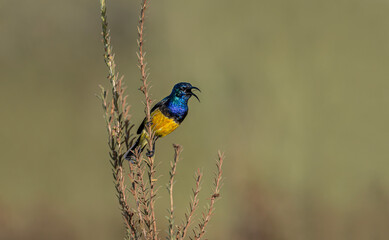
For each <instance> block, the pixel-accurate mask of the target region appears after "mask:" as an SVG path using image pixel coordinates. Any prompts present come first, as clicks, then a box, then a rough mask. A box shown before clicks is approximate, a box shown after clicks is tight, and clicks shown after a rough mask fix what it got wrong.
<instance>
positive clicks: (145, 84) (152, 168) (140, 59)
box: [137, 0, 158, 239]
mask: <svg viewBox="0 0 389 240" xmlns="http://www.w3.org/2000/svg"><path fill="white" fill-rule="evenodd" d="M147 7H148V1H147V0H142V5H141V10H140V17H139V25H138V47H139V49H138V53H137V56H138V63H139V69H140V73H141V81H142V86H141V88H140V90H141V92H142V93H143V94H144V95H145V113H146V124H145V128H146V131H147V134H148V147H149V149H150V150H153V149H154V142H153V139H154V132H153V131H152V127H151V124H150V120H151V116H150V111H151V104H152V102H153V101H152V100H151V98H150V96H149V89H150V87H149V83H148V82H147V79H148V73H147V69H146V66H147V64H146V61H145V52H144V50H143V45H144V40H143V36H144V22H145V12H146V9H147ZM147 166H148V168H149V171H148V175H149V185H150V190H149V206H150V211H149V214H150V217H151V222H152V231H151V236H152V239H157V235H158V232H157V222H156V219H155V209H154V203H155V194H156V191H155V189H154V188H155V182H156V181H157V179H154V175H155V166H154V157H151V156H148V160H147Z"/></svg>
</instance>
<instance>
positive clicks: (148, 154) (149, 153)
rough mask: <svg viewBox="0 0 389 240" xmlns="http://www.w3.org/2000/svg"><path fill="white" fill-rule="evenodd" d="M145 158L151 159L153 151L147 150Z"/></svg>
mask: <svg viewBox="0 0 389 240" xmlns="http://www.w3.org/2000/svg"><path fill="white" fill-rule="evenodd" d="M146 156H147V157H153V156H154V150H153V151H150V150H147V153H146Z"/></svg>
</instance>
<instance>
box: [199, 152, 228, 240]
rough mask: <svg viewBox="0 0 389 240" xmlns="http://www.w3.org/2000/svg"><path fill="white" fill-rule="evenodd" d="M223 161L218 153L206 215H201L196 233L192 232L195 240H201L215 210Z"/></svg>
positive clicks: (222, 156) (222, 157)
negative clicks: (212, 188)
mask: <svg viewBox="0 0 389 240" xmlns="http://www.w3.org/2000/svg"><path fill="white" fill-rule="evenodd" d="M223 160H224V154H222V153H221V152H220V151H219V152H218V160H217V161H216V167H217V172H216V173H215V180H214V190H213V193H212V195H211V200H210V204H209V207H208V210H207V211H206V213H203V218H202V220H201V222H200V223H199V226H198V227H199V229H198V231H194V238H195V239H196V240H198V239H201V238H202V237H203V236H204V233H205V228H206V227H207V225H208V223H209V220H210V219H211V217H212V215H213V212H214V210H215V207H214V204H215V201H216V199H217V198H219V197H220V189H221V187H222V183H221V182H222V173H223V171H222V165H223Z"/></svg>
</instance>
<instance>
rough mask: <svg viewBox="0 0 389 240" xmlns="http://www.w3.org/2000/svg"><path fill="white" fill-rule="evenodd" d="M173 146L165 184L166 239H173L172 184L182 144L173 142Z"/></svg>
mask: <svg viewBox="0 0 389 240" xmlns="http://www.w3.org/2000/svg"><path fill="white" fill-rule="evenodd" d="M173 147H174V159H173V162H170V167H171V169H170V172H169V175H170V179H169V183H168V185H167V190H168V192H169V198H170V209H169V211H168V212H169V230H168V237H167V239H170V240H173V239H174V228H173V224H174V203H173V186H174V176H175V175H176V169H177V162H178V160H179V158H180V154H181V152H182V146H180V145H176V144H173Z"/></svg>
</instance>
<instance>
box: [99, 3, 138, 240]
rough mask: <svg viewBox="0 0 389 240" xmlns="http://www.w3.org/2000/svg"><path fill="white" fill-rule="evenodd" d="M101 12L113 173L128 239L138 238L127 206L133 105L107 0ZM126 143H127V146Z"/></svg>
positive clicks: (105, 104)
mask: <svg viewBox="0 0 389 240" xmlns="http://www.w3.org/2000/svg"><path fill="white" fill-rule="evenodd" d="M100 11H101V28H102V37H103V44H104V61H105V64H106V65H107V68H108V77H107V78H108V79H109V82H110V85H111V87H112V99H111V100H108V94H107V91H106V90H105V89H104V88H103V87H101V86H100V88H101V95H100V99H101V101H102V105H103V109H104V114H105V116H104V117H105V120H106V124H107V130H108V145H109V148H110V153H109V155H110V163H111V165H112V173H113V178H114V183H115V189H116V192H117V197H118V200H119V204H120V208H121V212H122V215H123V218H124V221H125V226H126V228H127V233H128V234H129V236H128V238H132V239H138V236H137V231H136V225H135V222H134V218H133V216H134V212H133V211H132V210H131V209H130V207H129V205H128V204H127V197H126V186H125V183H124V177H123V168H122V164H123V158H122V156H123V153H124V151H125V149H124V147H125V145H128V141H129V138H128V137H126V136H127V134H126V133H127V132H128V133H129V131H130V129H131V128H132V126H131V124H130V123H129V120H130V116H129V114H128V112H129V106H127V103H126V97H123V96H124V88H123V87H122V79H123V78H122V77H121V78H118V73H117V71H116V64H115V59H114V53H113V51H112V45H111V37H110V33H109V28H108V21H107V14H106V13H107V8H106V1H105V0H101V1H100ZM123 143H125V144H123Z"/></svg>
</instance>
